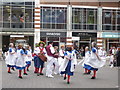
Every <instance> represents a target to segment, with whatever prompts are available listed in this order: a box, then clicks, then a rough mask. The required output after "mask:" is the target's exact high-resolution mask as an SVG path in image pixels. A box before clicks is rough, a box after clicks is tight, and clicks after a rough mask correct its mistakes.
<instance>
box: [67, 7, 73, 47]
mask: <svg viewBox="0 0 120 90" xmlns="http://www.w3.org/2000/svg"><path fill="white" fill-rule="evenodd" d="M71 30H72V6H71V5H68V7H67V38H66V46H67V47H71V46H73V43H72V31H71Z"/></svg>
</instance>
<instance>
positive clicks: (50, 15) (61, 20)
mask: <svg viewBox="0 0 120 90" xmlns="http://www.w3.org/2000/svg"><path fill="white" fill-rule="evenodd" d="M66 10H67V9H66V8H58V7H41V27H42V28H49V29H66V25H67V24H66V23H67V19H66V18H67V15H66V14H67V11H66Z"/></svg>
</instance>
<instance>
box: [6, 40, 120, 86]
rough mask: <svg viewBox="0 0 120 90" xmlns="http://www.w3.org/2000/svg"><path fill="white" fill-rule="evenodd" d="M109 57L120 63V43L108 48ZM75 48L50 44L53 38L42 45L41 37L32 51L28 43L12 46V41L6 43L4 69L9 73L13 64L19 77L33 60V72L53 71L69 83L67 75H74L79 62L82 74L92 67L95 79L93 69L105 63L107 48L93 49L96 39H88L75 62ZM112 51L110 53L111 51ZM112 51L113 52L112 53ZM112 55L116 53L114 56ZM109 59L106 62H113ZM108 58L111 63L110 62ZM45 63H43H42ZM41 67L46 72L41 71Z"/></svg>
mask: <svg viewBox="0 0 120 90" xmlns="http://www.w3.org/2000/svg"><path fill="white" fill-rule="evenodd" d="M110 52H112V53H110V59H113V61H114V59H115V58H116V59H117V66H119V64H120V47H118V48H117V50H116V51H115V50H113V48H112V50H110ZM77 53H78V52H77V51H76V50H75V49H74V47H65V46H61V48H60V49H59V48H58V46H54V47H53V42H52V41H51V42H49V45H47V46H46V45H45V43H44V42H43V41H40V42H39V43H38V44H37V45H36V47H35V49H34V51H32V49H31V47H30V46H29V45H27V46H25V47H23V46H22V45H21V44H19V45H18V46H17V47H16V48H15V47H14V44H13V43H10V44H9V50H8V51H7V54H6V58H5V61H6V65H7V67H8V70H7V72H8V73H10V74H11V73H12V72H11V69H12V70H15V68H16V69H17V70H18V77H19V78H20V79H22V78H23V76H22V71H23V74H24V75H28V74H27V72H28V71H29V69H30V68H29V67H30V66H31V63H32V61H33V62H34V73H35V74H37V76H40V75H44V74H45V75H46V77H49V78H53V77H54V75H55V74H57V75H60V76H63V77H64V80H66V79H67V84H69V83H70V77H71V76H73V75H74V70H75V67H76V65H80V64H81V63H82V66H83V68H84V69H85V72H84V74H90V73H91V71H93V75H92V77H91V79H96V72H97V71H98V69H99V68H101V67H103V66H104V65H105V63H106V57H107V52H106V51H105V49H104V48H99V49H97V47H96V43H95V42H93V43H92V49H91V51H90V49H89V47H88V46H87V47H85V57H84V58H83V59H82V60H81V61H80V62H79V63H77ZM113 53H114V55H113ZM112 55H113V56H112ZM114 56H116V57H114ZM113 61H112V60H110V64H113ZM111 62H112V63H111ZM45 63H46V64H45ZM44 68H46V72H45V73H43V70H44Z"/></svg>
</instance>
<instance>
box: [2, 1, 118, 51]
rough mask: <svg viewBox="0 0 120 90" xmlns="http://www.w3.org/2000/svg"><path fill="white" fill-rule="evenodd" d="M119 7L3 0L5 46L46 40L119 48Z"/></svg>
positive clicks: (99, 4) (107, 3) (89, 3)
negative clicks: (92, 43)
mask: <svg viewBox="0 0 120 90" xmlns="http://www.w3.org/2000/svg"><path fill="white" fill-rule="evenodd" d="M119 6H120V3H119V2H97V1H96V2H73V1H70V0H69V1H68V0H64V1H63V2H60V1H59V0H56V2H55V0H54V2H52V1H51V2H50V1H47V0H21V1H19V2H18V1H16V0H11V2H8V1H7V0H3V4H2V6H1V7H0V9H2V12H1V13H2V15H3V18H1V19H2V20H3V23H2V22H1V23H2V24H1V25H2V26H1V27H2V37H3V40H2V41H3V45H5V44H8V43H9V42H15V43H16V44H18V43H19V42H25V43H29V44H30V45H31V46H34V45H35V43H38V42H39V41H40V40H42V41H45V42H46V43H47V44H48V43H49V41H53V42H54V45H58V46H61V45H67V46H71V45H75V46H76V47H77V48H81V47H85V46H90V47H91V42H93V41H96V42H97V46H98V47H104V48H105V49H106V50H108V49H109V48H110V47H111V46H115V47H117V46H118V44H120V7H119ZM7 40H9V41H8V42H6V41H7ZM33 44H34V45H33Z"/></svg>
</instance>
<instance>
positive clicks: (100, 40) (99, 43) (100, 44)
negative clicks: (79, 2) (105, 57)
mask: <svg viewBox="0 0 120 90" xmlns="http://www.w3.org/2000/svg"><path fill="white" fill-rule="evenodd" d="M97 18H98V20H97V28H98V32H97V46H98V47H103V38H102V7H98V16H97Z"/></svg>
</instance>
